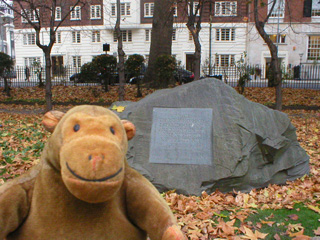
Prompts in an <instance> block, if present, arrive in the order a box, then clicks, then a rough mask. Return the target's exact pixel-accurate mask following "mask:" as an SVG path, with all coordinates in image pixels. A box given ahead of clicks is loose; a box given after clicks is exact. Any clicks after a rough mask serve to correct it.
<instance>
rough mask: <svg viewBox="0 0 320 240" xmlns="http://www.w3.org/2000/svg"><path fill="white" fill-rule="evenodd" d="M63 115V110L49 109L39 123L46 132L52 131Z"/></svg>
mask: <svg viewBox="0 0 320 240" xmlns="http://www.w3.org/2000/svg"><path fill="white" fill-rule="evenodd" d="M63 116H64V113H63V112H60V111H50V112H47V113H46V114H45V115H44V116H43V119H42V122H41V123H42V125H43V126H44V128H45V129H46V130H47V131H48V132H51V133H52V132H53V131H54V129H55V128H56V126H57V124H58V122H59V121H60V119H61V118H62V117H63Z"/></svg>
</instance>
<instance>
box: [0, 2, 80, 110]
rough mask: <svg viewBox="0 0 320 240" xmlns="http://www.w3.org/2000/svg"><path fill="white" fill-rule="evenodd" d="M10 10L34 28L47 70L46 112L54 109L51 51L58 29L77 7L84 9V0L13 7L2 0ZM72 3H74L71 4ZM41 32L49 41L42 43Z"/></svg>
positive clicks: (16, 4) (24, 4) (14, 4)
mask: <svg viewBox="0 0 320 240" xmlns="http://www.w3.org/2000/svg"><path fill="white" fill-rule="evenodd" d="M1 2H2V3H4V4H6V5H7V6H8V8H10V9H12V10H13V11H14V13H15V14H16V16H18V17H20V19H24V22H25V23H24V24H27V27H30V28H33V29H34V31H35V36H36V45H37V46H38V47H39V48H40V49H41V50H42V51H43V53H44V56H45V68H46V90H45V93H46V94H45V96H46V97H45V98H46V111H49V110H51V109H52V91H51V88H52V83H51V50H52V47H53V45H54V43H55V35H56V32H57V30H58V28H59V27H60V26H61V25H62V23H63V22H64V21H65V20H66V18H67V17H68V16H69V15H70V13H71V12H72V11H74V9H75V7H76V6H80V7H83V6H84V5H85V2H84V0H74V1H67V0H65V1H63V0H13V5H11V4H9V3H8V2H7V1H6V0H1ZM70 2H72V3H70ZM57 7H61V9H63V11H61V12H60V14H61V20H60V21H55V18H56V9H57ZM41 31H46V32H48V34H49V41H48V42H42V41H41V38H40V33H41Z"/></svg>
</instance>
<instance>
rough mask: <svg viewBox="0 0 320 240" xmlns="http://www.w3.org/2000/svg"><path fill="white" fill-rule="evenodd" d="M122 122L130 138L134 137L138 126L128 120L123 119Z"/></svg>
mask: <svg viewBox="0 0 320 240" xmlns="http://www.w3.org/2000/svg"><path fill="white" fill-rule="evenodd" d="M121 122H122V125H123V126H124V129H125V130H126V133H127V138H128V140H130V139H132V138H133V137H134V135H136V127H135V126H134V124H133V123H132V122H130V121H128V120H121Z"/></svg>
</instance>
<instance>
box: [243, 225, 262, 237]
mask: <svg viewBox="0 0 320 240" xmlns="http://www.w3.org/2000/svg"><path fill="white" fill-rule="evenodd" d="M243 227H244V229H245V233H246V235H245V236H243V238H245V239H250V240H257V239H265V237H266V236H267V235H268V233H261V232H259V231H257V230H255V232H254V233H253V231H252V230H251V229H250V228H247V227H246V226H243Z"/></svg>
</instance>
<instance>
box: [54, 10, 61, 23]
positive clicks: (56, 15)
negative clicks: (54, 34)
mask: <svg viewBox="0 0 320 240" xmlns="http://www.w3.org/2000/svg"><path fill="white" fill-rule="evenodd" d="M61 19H62V10H61V7H56V12H55V16H54V20H55V21H61Z"/></svg>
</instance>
